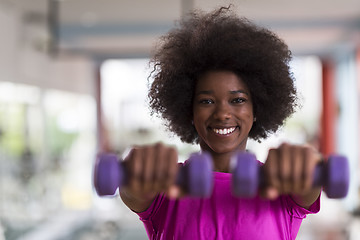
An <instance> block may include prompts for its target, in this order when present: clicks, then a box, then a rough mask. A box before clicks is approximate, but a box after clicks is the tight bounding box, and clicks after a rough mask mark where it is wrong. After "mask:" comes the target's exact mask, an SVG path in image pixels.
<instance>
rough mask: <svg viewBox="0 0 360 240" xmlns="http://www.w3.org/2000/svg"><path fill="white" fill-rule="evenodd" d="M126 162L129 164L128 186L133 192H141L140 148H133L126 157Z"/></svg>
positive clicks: (141, 165)
mask: <svg viewBox="0 0 360 240" xmlns="http://www.w3.org/2000/svg"><path fill="white" fill-rule="evenodd" d="M125 163H126V164H127V165H128V167H127V170H128V174H129V176H128V181H129V182H128V188H129V189H131V191H132V192H138V193H139V192H141V189H142V184H141V182H142V181H141V175H142V172H143V171H142V167H143V164H142V156H141V152H140V150H139V149H136V148H133V149H132V150H131V151H130V153H129V155H128V157H126V158H125Z"/></svg>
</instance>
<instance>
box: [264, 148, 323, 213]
mask: <svg viewBox="0 0 360 240" xmlns="http://www.w3.org/2000/svg"><path fill="white" fill-rule="evenodd" d="M321 161H322V156H321V154H320V153H319V152H318V151H316V150H315V148H313V147H311V146H310V145H291V144H287V143H284V144H282V145H281V146H280V147H279V148H276V149H271V150H270V151H269V154H268V157H267V160H266V162H265V164H264V167H263V169H264V174H265V183H266V184H265V187H264V188H263V189H261V195H262V196H263V197H265V198H268V199H275V198H277V197H278V196H279V195H282V194H290V195H291V196H293V199H294V200H295V201H296V202H297V203H299V204H300V205H303V206H304V207H306V206H308V205H311V204H312V203H313V202H314V201H315V200H316V198H317V197H318V196H319V194H320V191H321V188H314V187H313V186H312V182H313V177H314V170H315V166H316V165H317V164H319V163H320V162H321Z"/></svg>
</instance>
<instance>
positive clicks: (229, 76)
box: [196, 71, 248, 92]
mask: <svg viewBox="0 0 360 240" xmlns="http://www.w3.org/2000/svg"><path fill="white" fill-rule="evenodd" d="M221 90H224V91H236V90H243V91H246V92H248V87H247V86H246V84H245V82H244V81H243V80H242V79H241V77H240V76H238V75H236V74H235V73H233V72H231V71H208V72H206V73H204V74H203V75H201V76H200V77H199V78H198V81H197V84H196V92H198V91H221Z"/></svg>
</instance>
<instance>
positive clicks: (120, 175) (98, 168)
mask: <svg viewBox="0 0 360 240" xmlns="http://www.w3.org/2000/svg"><path fill="white" fill-rule="evenodd" d="M212 169H213V167H212V161H211V156H210V154H208V153H194V154H192V155H191V156H190V158H189V160H188V161H186V162H185V164H183V165H182V166H181V167H180V168H179V172H178V175H177V180H176V184H177V185H179V186H181V187H182V188H183V189H184V190H185V191H186V192H187V193H189V195H191V196H194V197H209V196H210V195H211V193H212V188H213V173H212ZM126 184H127V171H126V166H125V164H124V162H123V161H119V159H118V157H117V155H115V154H99V155H98V157H97V159H96V163H95V168H94V186H95V190H96V192H97V194H98V195H99V196H111V195H115V193H116V190H117V188H121V187H122V186H125V185H126Z"/></svg>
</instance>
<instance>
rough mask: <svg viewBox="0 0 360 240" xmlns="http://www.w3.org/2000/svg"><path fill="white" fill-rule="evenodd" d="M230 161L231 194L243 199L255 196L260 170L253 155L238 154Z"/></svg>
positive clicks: (247, 153)
mask: <svg viewBox="0 0 360 240" xmlns="http://www.w3.org/2000/svg"><path fill="white" fill-rule="evenodd" d="M231 161H232V163H231V164H232V175H233V176H232V191H233V194H234V195H235V196H241V197H244V198H251V197H254V196H256V194H257V191H258V187H259V183H260V176H259V175H260V174H259V169H260V168H259V163H258V162H257V160H256V157H255V155H254V154H251V153H249V152H239V153H237V154H235V155H234V156H233V159H232V160H231Z"/></svg>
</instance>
